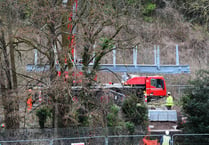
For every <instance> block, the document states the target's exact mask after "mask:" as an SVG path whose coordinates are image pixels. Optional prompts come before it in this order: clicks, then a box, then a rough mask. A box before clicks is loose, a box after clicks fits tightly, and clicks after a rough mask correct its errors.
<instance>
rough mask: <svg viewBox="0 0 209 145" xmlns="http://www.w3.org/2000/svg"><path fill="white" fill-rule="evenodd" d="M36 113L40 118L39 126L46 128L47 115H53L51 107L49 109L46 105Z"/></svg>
mask: <svg viewBox="0 0 209 145" xmlns="http://www.w3.org/2000/svg"><path fill="white" fill-rule="evenodd" d="M36 115H37V116H38V118H39V126H40V128H44V127H45V122H46V119H47V117H51V109H49V108H48V107H46V106H44V107H42V108H40V109H38V110H36Z"/></svg>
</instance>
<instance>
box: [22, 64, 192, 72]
mask: <svg viewBox="0 0 209 145" xmlns="http://www.w3.org/2000/svg"><path fill="white" fill-rule="evenodd" d="M91 66H92V65H90V66H89V68H90V69H91ZM56 68H57V70H58V69H59V67H56ZM76 68H77V69H80V70H81V69H82V65H76ZM49 69H50V66H49V65H33V64H28V65H27V66H26V71H28V72H32V71H33V72H43V71H49ZM100 70H101V71H112V72H128V73H166V74H178V73H190V68H189V66H188V65H160V67H159V66H157V65H133V64H127V65H124V64H116V65H113V64H101V65H100Z"/></svg>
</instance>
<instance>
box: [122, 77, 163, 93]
mask: <svg viewBox="0 0 209 145" xmlns="http://www.w3.org/2000/svg"><path fill="white" fill-rule="evenodd" d="M124 85H128V86H133V87H136V86H138V87H141V88H143V91H146V94H147V96H151V97H154V96H166V83H165V79H164V77H163V76H134V77H132V78H130V79H128V80H127V81H126V82H125V83H124Z"/></svg>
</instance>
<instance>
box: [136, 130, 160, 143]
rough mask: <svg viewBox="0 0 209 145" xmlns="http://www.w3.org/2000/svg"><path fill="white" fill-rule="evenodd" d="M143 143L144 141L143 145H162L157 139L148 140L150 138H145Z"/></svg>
mask: <svg viewBox="0 0 209 145" xmlns="http://www.w3.org/2000/svg"><path fill="white" fill-rule="evenodd" d="M149 134H150V128H149V127H148V134H147V135H149ZM142 141H143V145H160V143H158V140H157V139H155V140H150V139H149V138H148V136H145V137H144V138H143V139H142ZM139 145H141V144H139Z"/></svg>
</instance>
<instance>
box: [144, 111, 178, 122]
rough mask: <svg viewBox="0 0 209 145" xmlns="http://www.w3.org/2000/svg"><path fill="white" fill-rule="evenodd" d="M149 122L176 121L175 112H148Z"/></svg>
mask: <svg viewBox="0 0 209 145" xmlns="http://www.w3.org/2000/svg"><path fill="white" fill-rule="evenodd" d="M148 118H149V120H150V121H177V112H176V110H148Z"/></svg>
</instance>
